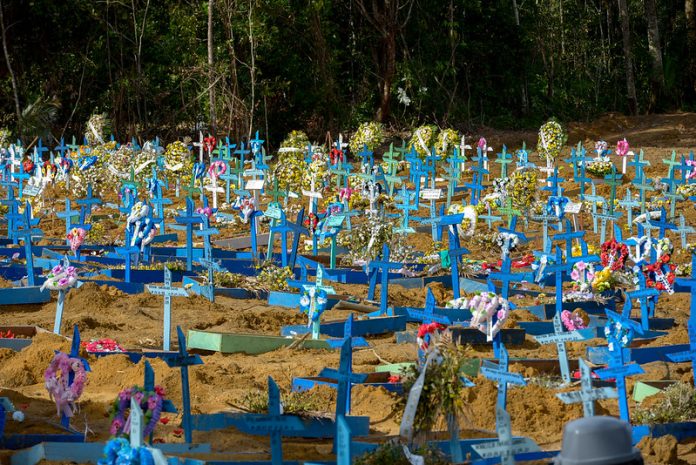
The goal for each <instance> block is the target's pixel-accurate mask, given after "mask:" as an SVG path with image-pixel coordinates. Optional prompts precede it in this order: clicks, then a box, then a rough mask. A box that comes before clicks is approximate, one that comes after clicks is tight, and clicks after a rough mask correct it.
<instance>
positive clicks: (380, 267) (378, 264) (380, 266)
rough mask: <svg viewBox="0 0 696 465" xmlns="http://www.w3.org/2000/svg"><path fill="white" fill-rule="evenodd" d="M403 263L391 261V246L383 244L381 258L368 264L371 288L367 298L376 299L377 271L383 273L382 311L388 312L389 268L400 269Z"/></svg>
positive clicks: (381, 287)
mask: <svg viewBox="0 0 696 465" xmlns="http://www.w3.org/2000/svg"><path fill="white" fill-rule="evenodd" d="M403 266H404V265H403V263H396V262H390V261H389V246H387V244H384V245H383V246H382V258H381V260H377V259H375V260H372V261H371V262H370V263H368V264H367V272H368V276H369V286H370V287H369V289H368V291H367V299H368V300H374V298H375V288H376V286H377V273H381V276H382V277H381V280H380V291H379V292H380V304H379V309H380V311H381V312H382V313H386V312H387V302H388V298H389V270H398V269H400V268H403Z"/></svg>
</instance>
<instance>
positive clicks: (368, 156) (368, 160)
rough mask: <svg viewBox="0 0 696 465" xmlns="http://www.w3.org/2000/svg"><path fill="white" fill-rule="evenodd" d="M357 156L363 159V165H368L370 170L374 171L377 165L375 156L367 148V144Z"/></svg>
mask: <svg viewBox="0 0 696 465" xmlns="http://www.w3.org/2000/svg"><path fill="white" fill-rule="evenodd" d="M357 156H358V157H360V158H361V159H362V161H361V164H362V165H363V166H365V165H367V166H368V168H369V170H368V171H372V167H373V166H374V165H375V154H374V153H373V152H372V151H371V150H369V149H368V148H367V144H364V145H363V148H362V150H360V152H358V153H357Z"/></svg>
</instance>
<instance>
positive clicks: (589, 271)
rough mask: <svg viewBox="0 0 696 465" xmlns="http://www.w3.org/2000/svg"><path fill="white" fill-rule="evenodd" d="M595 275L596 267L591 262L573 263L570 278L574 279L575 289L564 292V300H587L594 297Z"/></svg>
mask: <svg viewBox="0 0 696 465" xmlns="http://www.w3.org/2000/svg"><path fill="white" fill-rule="evenodd" d="M594 277H595V268H594V265H592V264H591V263H589V264H588V263H585V262H584V261H579V262H576V263H575V264H573V270H572V271H571V272H570V279H572V280H573V282H572V284H573V290H572V291H570V292H563V302H587V301H590V300H593V299H594V293H593V292H592V282H593V280H594Z"/></svg>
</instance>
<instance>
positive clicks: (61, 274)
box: [41, 265, 77, 291]
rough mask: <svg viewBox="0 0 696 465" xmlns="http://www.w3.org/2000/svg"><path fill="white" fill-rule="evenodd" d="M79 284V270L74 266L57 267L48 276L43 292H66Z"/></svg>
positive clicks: (43, 285)
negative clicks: (46, 290)
mask: <svg viewBox="0 0 696 465" xmlns="http://www.w3.org/2000/svg"><path fill="white" fill-rule="evenodd" d="M76 284H77V270H76V269H75V267H74V266H63V265H56V266H54V267H53V269H51V271H50V272H49V273H48V274H47V275H46V281H44V283H43V284H42V285H41V290H42V291H43V290H44V289H48V290H49V291H65V290H66V289H70V288H71V287H73V286H75V285H76Z"/></svg>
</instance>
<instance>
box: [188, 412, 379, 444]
mask: <svg viewBox="0 0 696 465" xmlns="http://www.w3.org/2000/svg"><path fill="white" fill-rule="evenodd" d="M286 416H290V415H286ZM262 417H265V415H263V414H245V413H230V412H220V413H209V414H200V415H193V416H192V417H191V425H192V427H193V429H194V430H195V431H216V430H221V429H225V428H229V427H230V426H234V427H235V428H237V429H238V430H240V431H241V432H243V433H246V434H253V435H264V433H261V432H259V431H258V430H252V429H251V428H250V422H248V421H247V420H248V419H249V418H262ZM296 418H299V419H300V421H301V423H302V425H303V426H302V430H300V431H287V432H285V433H284V434H283V435H284V436H286V437H303V438H325V439H329V438H333V437H334V433H335V430H336V428H335V427H334V422H333V420H331V419H328V418H307V417H296ZM346 420H347V421H348V424H349V425H350V428H351V430H352V431H354V433H353V434H355V435H356V436H367V435H368V434H369V433H370V417H355V416H349V417H346Z"/></svg>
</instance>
